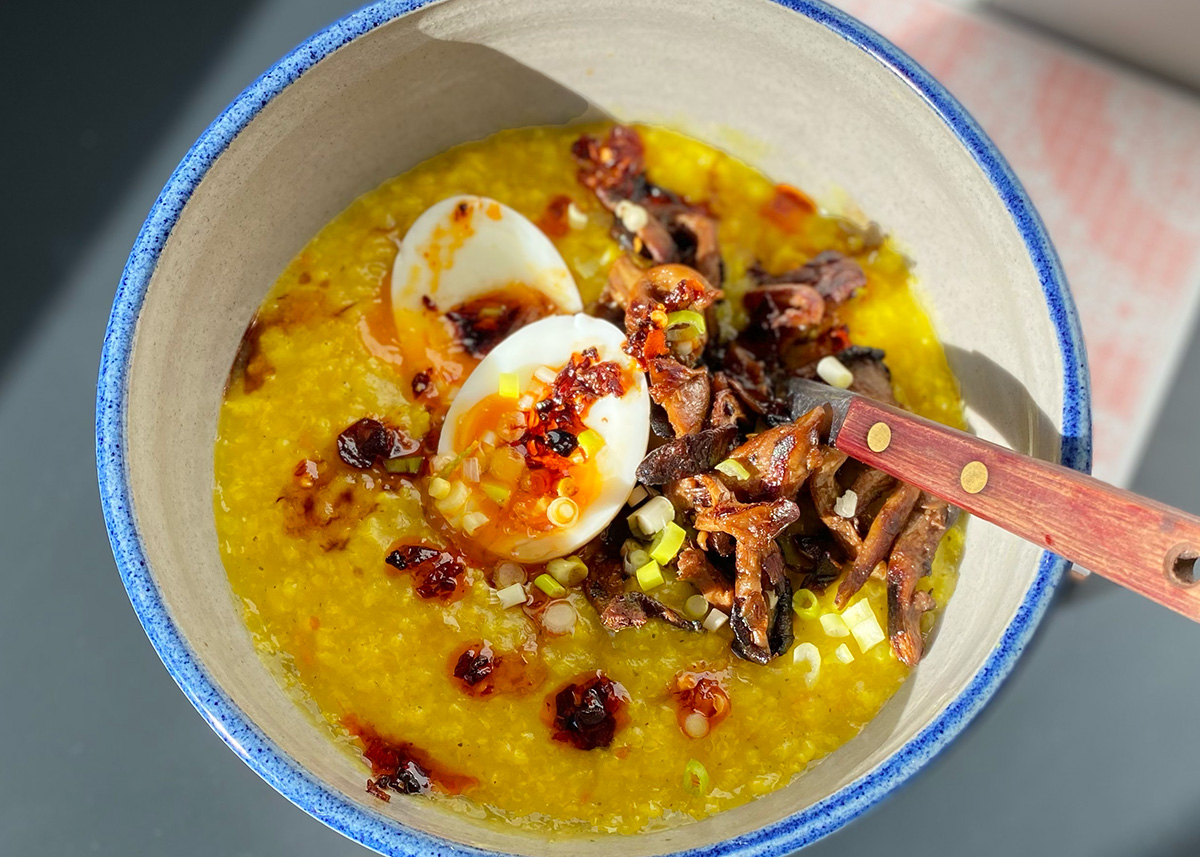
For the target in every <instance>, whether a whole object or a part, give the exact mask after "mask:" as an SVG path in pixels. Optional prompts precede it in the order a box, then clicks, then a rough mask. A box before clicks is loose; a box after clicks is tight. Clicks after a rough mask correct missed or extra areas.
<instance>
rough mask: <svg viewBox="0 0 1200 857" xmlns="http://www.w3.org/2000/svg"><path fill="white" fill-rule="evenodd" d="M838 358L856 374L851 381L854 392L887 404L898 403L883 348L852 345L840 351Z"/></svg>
mask: <svg viewBox="0 0 1200 857" xmlns="http://www.w3.org/2000/svg"><path fill="white" fill-rule="evenodd" d="M837 358H838V360H839V361H841V363H842V365H843V366H845V367H846V368H847V369H849V370H850V372H851V373H852V374H853V375H854V380H853V381H852V382H851V383H850V389H851V391H852V392H855V393H861V394H862V395H864V396H869V397H870V398H872V399H875V400H877V401H880V402H884V403H885V404H889V405H894V404H896V396H895V394H894V393H893V392H892V373H891V372H889V371H888V368H887V364H885V363H884V362H883V358H884V352H883V351H882V350H881V349H879V348H867V347H865V346H862V345H851V346H850V347H849V348H847V349H845V350H844V351H842V352H840V353H839V354H838V355H837Z"/></svg>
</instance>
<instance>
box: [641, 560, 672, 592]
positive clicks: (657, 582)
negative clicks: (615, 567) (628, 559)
mask: <svg viewBox="0 0 1200 857" xmlns="http://www.w3.org/2000/svg"><path fill="white" fill-rule="evenodd" d="M637 580H638V585H639V586H640V587H642V591H643V592H649V591H650V590H651V589H655V588H657V587H659V586H662V585H663V583H665V582H666V581H665V579H664V578H663V573H662V568H660V567H659V565H658V563H657V562H655V561H654V560H650V561H649V562H648V563H646V564H645V565H643V566H642V567H641V568H639V569H638V570H637Z"/></svg>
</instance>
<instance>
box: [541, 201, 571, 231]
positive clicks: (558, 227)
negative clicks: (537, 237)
mask: <svg viewBox="0 0 1200 857" xmlns="http://www.w3.org/2000/svg"><path fill="white" fill-rule="evenodd" d="M570 207H571V197H569V196H567V195H566V194H561V193H560V194H559V195H558V196H556V197H554V198H553V199H551V200H550V202H548V203H547V204H546V210H545V211H544V212H542V216H541V217H539V218H538V219H537V227H538V229H540V230H542V232H544V233H546V235H547V237H549V238H562V237H563V236H564V235H566V234H567V233H568V232H570V231H571V225H570V223H568V222H567V209H568V208H570Z"/></svg>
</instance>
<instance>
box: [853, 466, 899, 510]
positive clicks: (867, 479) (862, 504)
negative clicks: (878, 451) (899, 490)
mask: <svg viewBox="0 0 1200 857" xmlns="http://www.w3.org/2000/svg"><path fill="white" fill-rule="evenodd" d="M895 483H896V478H895V477H894V476H891V475H889V474H887V473H884V472H883V471H882V470H876V469H875V468H874V467H864V468H863V471H862V472H861V473H859V474H858V475H857V476H856V477H854V481H853V482H852V483H850V490H851V491H853V492H854V496H855V497H857V498H858V514H862V513H863V512H864V511H865V510H866V508H867V507H868V506H870V505H871V504H872V503H874V502H875V501H876V500H877V499H879V497H880V496H882V495H883V493H884V492H885V491H887V490H888V489H889V488H891V487H892V486H893V485H894V484H895Z"/></svg>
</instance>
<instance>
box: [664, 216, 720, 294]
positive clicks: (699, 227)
mask: <svg viewBox="0 0 1200 857" xmlns="http://www.w3.org/2000/svg"><path fill="white" fill-rule="evenodd" d="M675 222H676V223H677V224H679V225H680V226H682V227H683V228H684V229H686V230H687V231H688V232H690V233H691V234H692V235H693V236H694V237H695V240H696V247H695V250H694V251H693V255H694V257H695V262H694V264H695V267H696V270H697V271H699V272H700V273H701V274H703V275H704V276H705V278H706V279H707V280H708V281H709V282H710V283H715V284H716V285H718V286H719V285H720V284H721V282H722V280H723V279H724V266H723V265H722V264H721V247H720V245H719V244H718V243H717V221H715V220H714V219H713V218H711V217H709V216H707V215H705V214H701V213H700V212H698V211H685V212H683V213H682V214H680V215H678V216H676V218H675Z"/></svg>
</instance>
